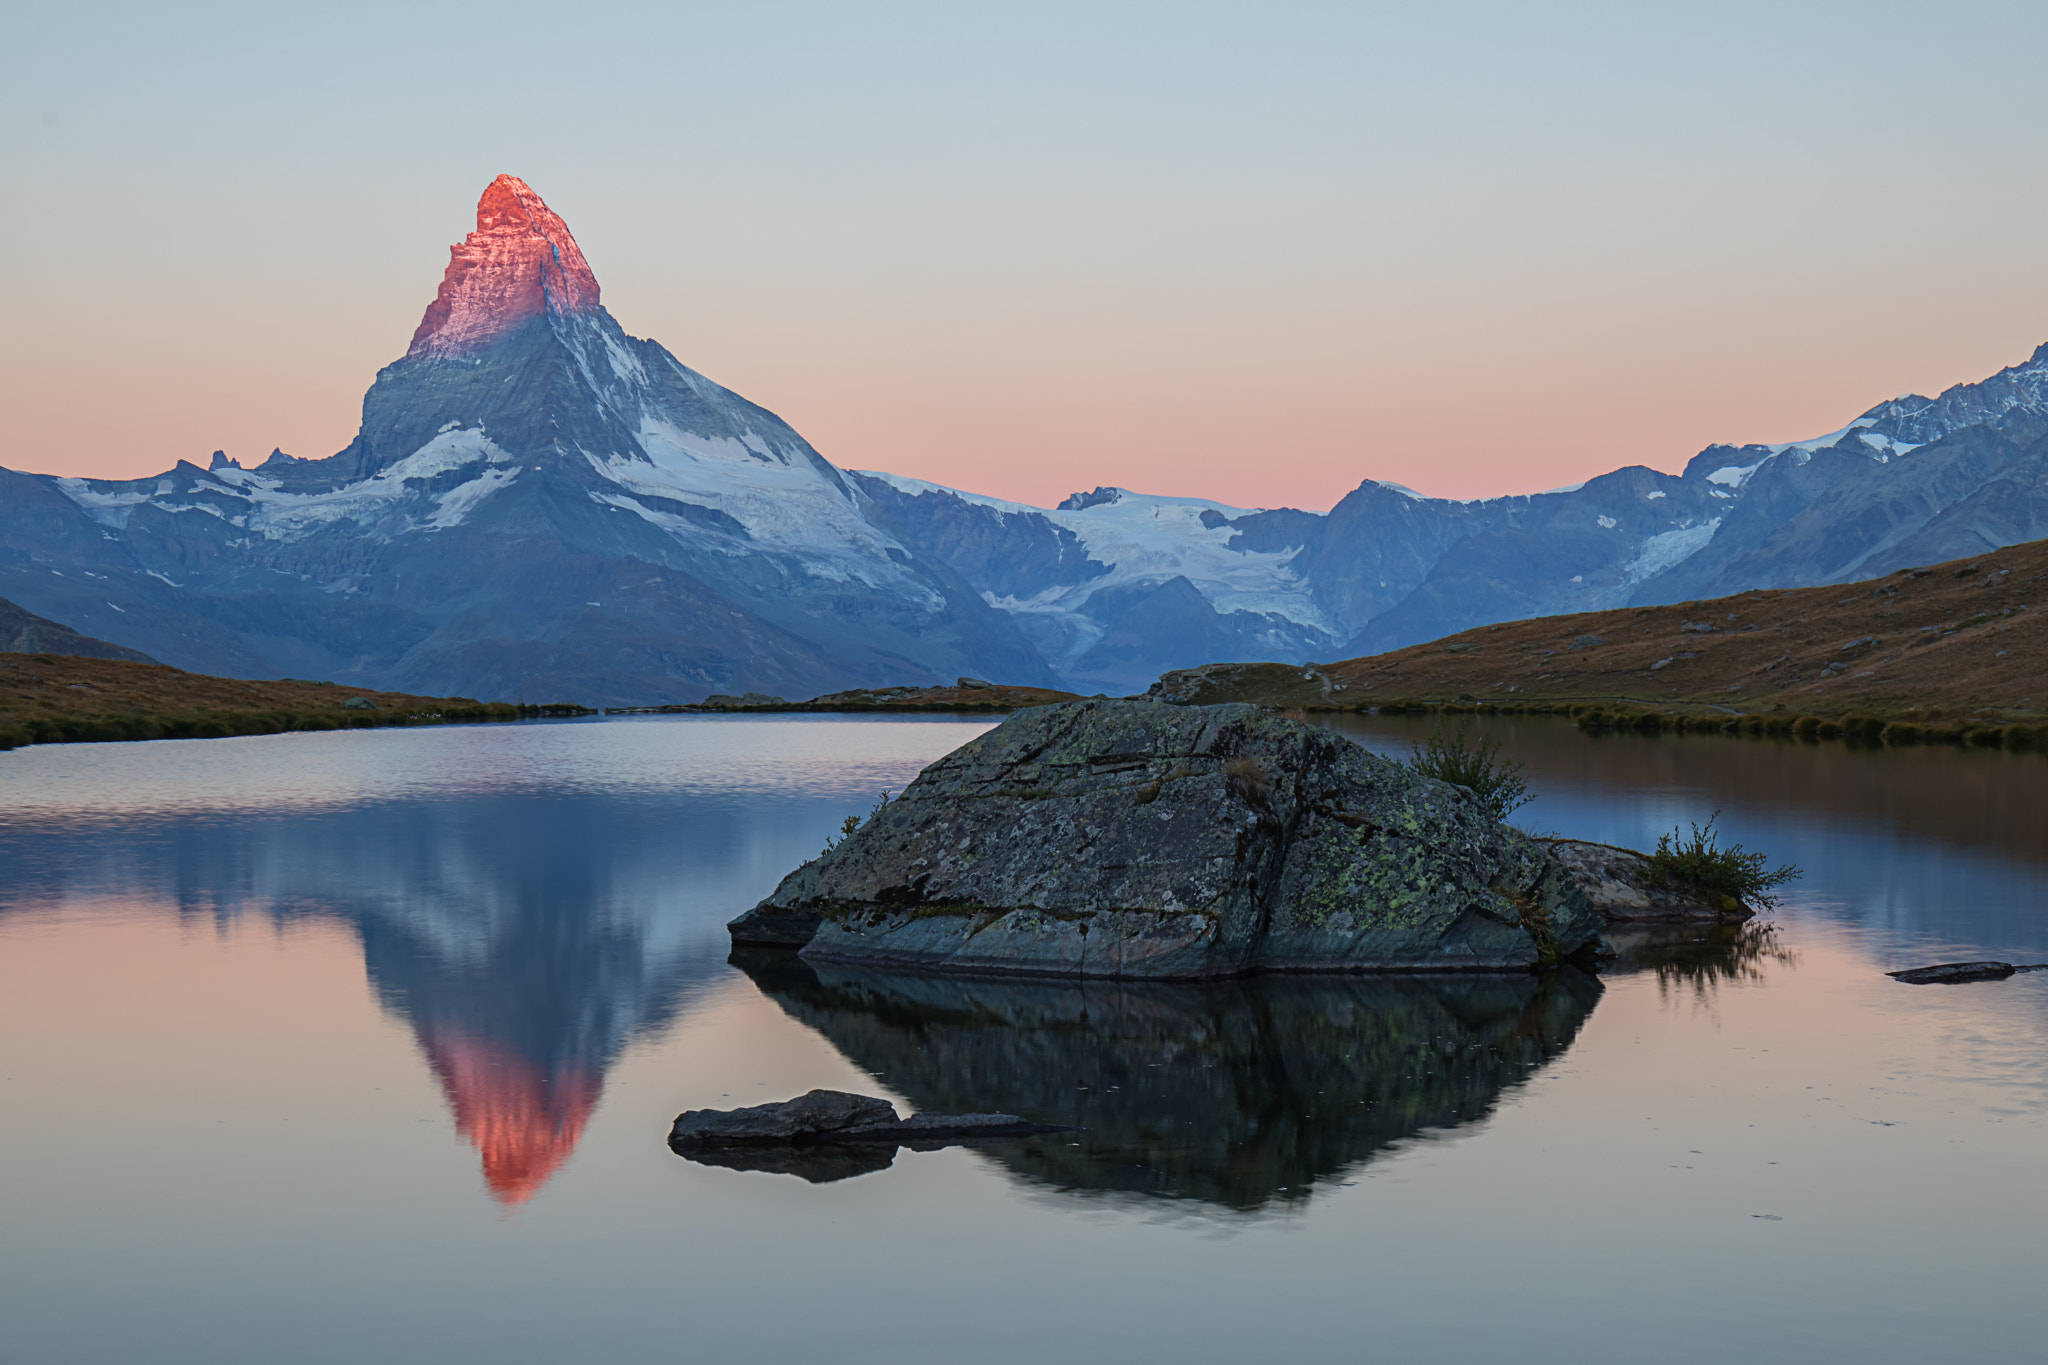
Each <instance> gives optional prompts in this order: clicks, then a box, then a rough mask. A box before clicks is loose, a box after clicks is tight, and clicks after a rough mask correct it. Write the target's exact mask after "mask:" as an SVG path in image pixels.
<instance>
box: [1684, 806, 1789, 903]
mask: <svg viewBox="0 0 2048 1365" xmlns="http://www.w3.org/2000/svg"><path fill="white" fill-rule="evenodd" d="M1720 818H1721V812H1719V811H1715V812H1714V813H1713V814H1712V815H1710V816H1708V817H1707V823H1706V824H1704V825H1702V824H1699V823H1698V822H1694V824H1693V827H1692V837H1691V838H1690V839H1685V838H1681V837H1680V835H1679V832H1678V831H1677V830H1675V829H1674V830H1672V831H1671V833H1669V834H1660V835H1658V836H1657V851H1656V852H1655V853H1652V854H1651V855H1650V868H1649V873H1648V877H1647V880H1648V881H1649V883H1650V885H1652V886H1657V887H1683V888H1685V889H1688V890H1693V891H1698V892H1701V893H1703V894H1705V895H1706V896H1707V897H1708V898H1709V899H1713V898H1718V897H1727V898H1728V899H1730V900H1736V901H1743V902H1746V903H1748V904H1751V905H1755V906H1759V907H1761V908H1763V909H1766V910H1767V909H1769V908H1770V907H1772V906H1774V905H1776V904H1777V903H1778V898H1777V897H1776V896H1774V895H1772V894H1770V891H1771V888H1772V887H1774V886H1783V885H1784V884H1785V883H1786V882H1789V881H1794V880H1797V879H1798V877H1799V876H1800V871H1799V869H1798V868H1796V867H1794V866H1792V865H1791V864H1790V863H1787V864H1785V865H1784V866H1783V867H1779V868H1776V869H1774V870H1771V871H1765V870H1764V864H1765V863H1766V862H1768V861H1769V859H1767V858H1765V857H1764V855H1763V854H1761V853H1751V852H1749V851H1748V850H1747V849H1745V848H1743V846H1742V845H1741V844H1730V845H1728V847H1726V848H1721V847H1719V846H1718V843H1717V840H1716V838H1715V835H1714V821H1716V820H1718V819H1720Z"/></svg>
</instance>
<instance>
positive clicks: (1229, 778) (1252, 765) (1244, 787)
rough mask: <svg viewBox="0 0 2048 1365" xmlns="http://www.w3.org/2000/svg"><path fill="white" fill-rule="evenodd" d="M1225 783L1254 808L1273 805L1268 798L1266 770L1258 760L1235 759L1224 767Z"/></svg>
mask: <svg viewBox="0 0 2048 1365" xmlns="http://www.w3.org/2000/svg"><path fill="white" fill-rule="evenodd" d="M1223 778H1224V782H1225V784H1226V785H1227V786H1229V788H1230V789H1231V790H1232V791H1234V792H1236V793H1237V794H1238V795H1239V796H1241V797H1243V798H1244V799H1245V800H1246V801H1248V802H1250V803H1251V804H1252V805H1254V806H1259V807H1265V806H1268V805H1270V804H1271V803H1270V802H1269V801H1268V799H1267V796H1266V769H1265V767H1264V765H1262V764H1261V763H1260V762H1259V760H1258V759H1256V758H1233V759H1231V760H1230V761H1229V762H1228V763H1226V764H1224V765H1223Z"/></svg>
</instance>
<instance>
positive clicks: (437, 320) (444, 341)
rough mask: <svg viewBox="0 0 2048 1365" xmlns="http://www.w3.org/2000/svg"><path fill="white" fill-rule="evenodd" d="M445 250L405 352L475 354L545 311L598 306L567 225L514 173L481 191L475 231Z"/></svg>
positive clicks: (593, 282) (593, 284) (587, 270)
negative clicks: (443, 267) (434, 288)
mask: <svg viewBox="0 0 2048 1365" xmlns="http://www.w3.org/2000/svg"><path fill="white" fill-rule="evenodd" d="M448 255H449V260H448V273H447V274H446V275H445V276H443V277H442V280H441V290H440V292H439V293H438V294H437V295H435V297H434V301H433V302H432V303H431V304H429V305H427V312H426V316H425V317H423V318H421V319H420V325H419V329H418V330H417V331H415V332H414V333H413V337H412V346H411V348H410V349H409V350H408V351H407V352H406V354H407V355H409V356H414V357H423V356H436V357H449V356H464V355H472V354H474V353H475V352H477V351H480V350H482V349H483V348H484V347H486V346H489V345H490V344H491V343H492V342H494V341H496V340H498V339H499V338H500V337H502V336H504V335H506V334H507V333H509V332H511V331H512V330H513V329H515V328H517V327H518V326H519V324H520V323H522V322H525V321H527V320H528V319H529V318H534V317H538V316H539V315H540V314H541V313H543V312H555V313H592V312H595V311H596V310H597V298H598V290H597V277H596V276H595V275H593V274H592V273H591V271H590V264H589V262H587V261H585V260H584V259H583V252H582V250H581V249H580V248H579V247H578V246H577V245H576V239H575V238H574V237H571V236H570V235H569V225H568V224H567V223H564V222H563V221H562V220H561V219H560V218H559V217H558V216H556V214H555V212H554V210H552V209H550V208H549V207H548V206H547V205H546V204H544V203H542V202H541V197H540V196H539V195H537V194H535V193H534V192H533V191H532V190H531V189H529V188H528V187H527V184H526V182H525V181H524V180H521V179H520V178H519V177H517V176H513V175H501V176H499V177H498V178H497V179H496V180H493V181H492V182H491V183H490V184H489V185H488V186H487V187H486V188H485V189H484V192H483V197H482V198H481V199H479V200H478V201H477V206H476V231H475V232H472V233H470V234H469V236H467V237H465V238H463V239H462V241H460V242H458V243H457V244H456V245H454V246H452V247H450V248H449V249H448Z"/></svg>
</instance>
